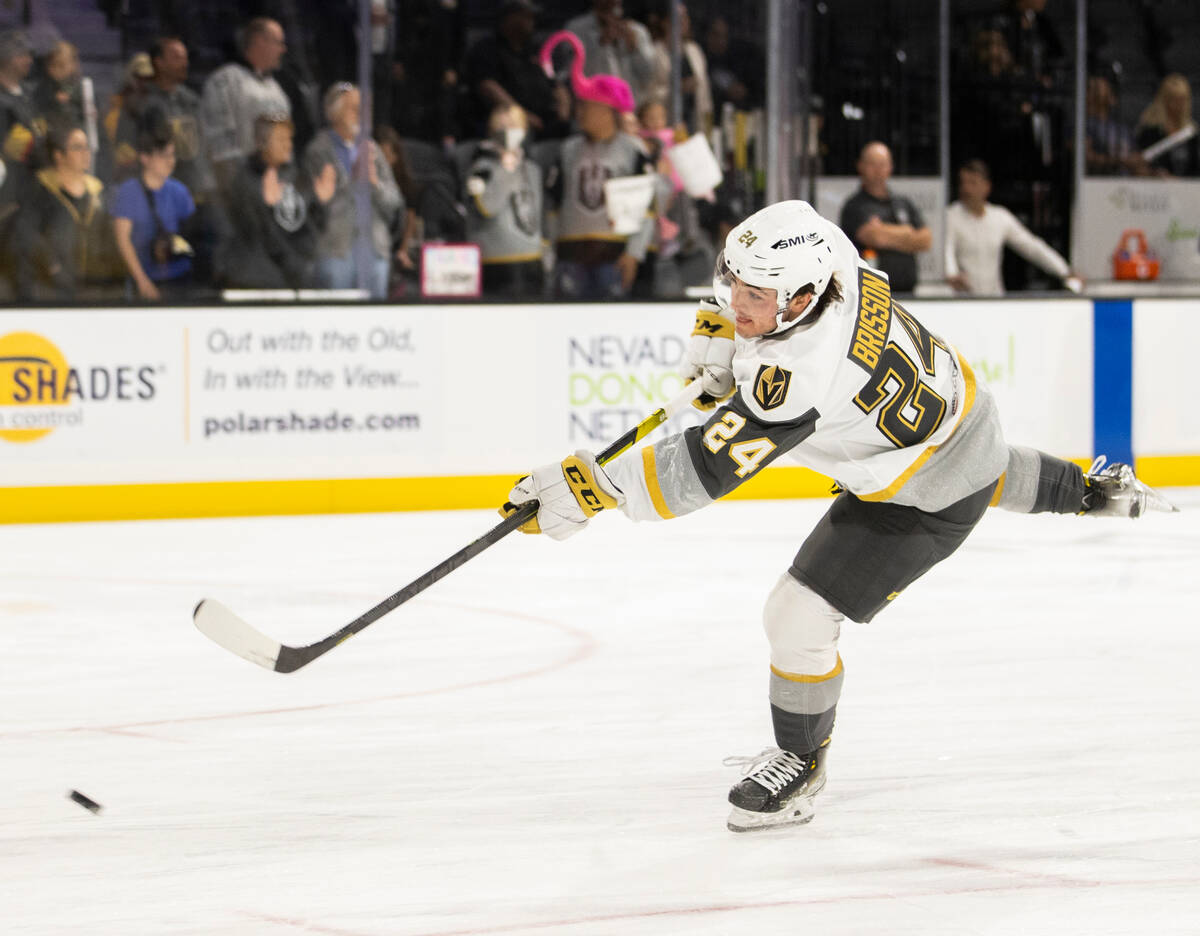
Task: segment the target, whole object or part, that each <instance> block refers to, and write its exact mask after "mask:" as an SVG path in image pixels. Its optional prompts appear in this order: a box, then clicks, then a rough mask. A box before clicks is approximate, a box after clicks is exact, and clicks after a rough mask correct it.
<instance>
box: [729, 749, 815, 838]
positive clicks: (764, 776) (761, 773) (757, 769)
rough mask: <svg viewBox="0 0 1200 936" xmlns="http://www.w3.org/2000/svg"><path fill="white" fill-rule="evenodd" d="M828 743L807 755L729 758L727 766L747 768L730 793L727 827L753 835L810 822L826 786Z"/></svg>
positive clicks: (777, 752)
mask: <svg viewBox="0 0 1200 936" xmlns="http://www.w3.org/2000/svg"><path fill="white" fill-rule="evenodd" d="M828 749H829V741H828V740H827V741H826V742H825V743H824V744H823V745H821V747H819V748H818V749H817V750H815V751H811V752H809V753H808V754H793V753H792V752H791V751H784V750H781V749H779V748H768V749H767V750H765V751H763V752H762V753H761V754H759V755H758V756H757V757H729V758H726V759H725V763H726V764H727V765H731V766H733V765H737V766H741V767H745V768H746V774H745V776H744V777H742V779H741V780H740V781H738V782H737V783H735V784H734V785H733V788H732V789H731V790H730V791H729V802H730V803H732V804H733V809H731V810H730V812H729V819H728V820H727V821H726V823H725V824H726V826H727V827H728V828H729V831H731V832H751V831H754V830H756V829H773V828H776V827H778V826H787V825H802V824H803V823H806V822H809V821H810V820H811V819H812V817H813V814H814V813H815V809H814V808H813V800H815V799H816V797H817V794H818V793H820V792H821V790H822V789H823V788H824V786H825V754H826V751H828Z"/></svg>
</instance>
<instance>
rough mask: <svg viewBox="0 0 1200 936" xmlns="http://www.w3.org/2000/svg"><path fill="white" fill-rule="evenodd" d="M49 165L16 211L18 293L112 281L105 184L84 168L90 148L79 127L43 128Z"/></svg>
mask: <svg viewBox="0 0 1200 936" xmlns="http://www.w3.org/2000/svg"><path fill="white" fill-rule="evenodd" d="M46 149H47V153H48V155H49V162H50V165H49V167H47V168H45V169H42V170H41V171H39V172H38V174H37V184H36V185H35V186H34V187H33V193H32V195H31V196H30V198H29V200H28V202H27V203H26V204H24V205H22V206H21V212H20V214H18V216H17V228H16V232H15V240H14V243H15V247H16V251H15V252H16V253H17V295H18V297H19V298H21V299H32V298H34V296H35V283H36V282H37V281H41V282H43V283H45V284H47V285H48V286H49V287H50V288H51V290H52V294H53V296H54V298H56V299H68V300H69V299H75V298H76V296H77V295H78V290H79V287H80V286H81V285H96V286H98V285H101V284H109V283H112V282H113V280H114V279H115V276H116V274H117V258H116V256H115V254H114V251H113V249H112V237H111V236H110V235H111V231H112V227H111V225H110V223H109V218H108V212H106V211H105V210H104V201H103V198H102V196H101V193H102V192H103V190H104V186H103V185H102V184H101V182H100V180H99V179H97V178H96V177H95V176H93V175H91V174H90V173H89V172H88V170H89V169H91V166H92V148H91V146H90V145H89V144H88V138H87V133H86V132H85V131H84V129H83V127H80V126H78V125H77V124H76V125H72V124H65V125H63V126H60V127H55V128H53V129H51V130H50V131H49V132H48V133H47V134H46Z"/></svg>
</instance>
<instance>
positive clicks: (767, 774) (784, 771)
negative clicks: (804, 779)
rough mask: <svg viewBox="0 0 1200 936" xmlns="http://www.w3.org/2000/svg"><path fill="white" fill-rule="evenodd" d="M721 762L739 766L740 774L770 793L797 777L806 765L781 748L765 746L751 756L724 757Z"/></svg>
mask: <svg viewBox="0 0 1200 936" xmlns="http://www.w3.org/2000/svg"><path fill="white" fill-rule="evenodd" d="M721 763H722V764H724V765H725V766H726V767H741V768H742V776H744V777H748V778H749V779H751V780H753V781H754V782H755V783H757V784H758V785H759V786H761V787H764V788H765V789H767V790H769V791H770V792H772V793H778V792H779V791H780V790H782V789H783V788H784V787H785V786H787V785H788V784H789V783H791V782H792V781H793V780H795V779H796V778H798V777H799V776H800V775H801V774H803V773H804V769H805V767H806V766H807V761H806V760H803V759H801V758H799V757H797V756H796V755H795V754H793V753H792V752H791V751H785V750H783V749H781V748H766V749H765V750H763V751H761V752H759V753H758V754H754V755H751V756H744V755H741V756H739V755H735V756H733V757H726V758H725V759H724V760H723V761H722V762H721Z"/></svg>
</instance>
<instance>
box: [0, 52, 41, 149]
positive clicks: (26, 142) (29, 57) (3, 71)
mask: <svg viewBox="0 0 1200 936" xmlns="http://www.w3.org/2000/svg"><path fill="white" fill-rule="evenodd" d="M32 68H33V54H32V52H31V51H30V49H29V43H28V42H27V41H26V39H25V34H24V33H21V32H6V33H3V34H2V35H0V152H2V153H3V156H4V162H5V164H6V165H7V166H9V167H10V168H11V167H12V166H14V165H18V166H26V167H28V166H30V165H31V163H32V162H34V161H35V160H36V146H37V144H38V142H39V141H40V139H41V136H42V134H41V133H39V132H38V127H39V124H38V122H37V110H36V107H35V105H34V101H33V93H32V89H31V88H30V87H29V85H28V84H26V79H27V78H28V77H29V71H30V69H32Z"/></svg>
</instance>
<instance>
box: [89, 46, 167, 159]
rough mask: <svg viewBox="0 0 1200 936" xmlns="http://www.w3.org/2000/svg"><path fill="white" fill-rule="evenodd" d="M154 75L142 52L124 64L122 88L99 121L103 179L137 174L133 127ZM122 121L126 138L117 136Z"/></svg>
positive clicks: (140, 112) (111, 100)
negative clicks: (127, 129) (127, 131)
mask: <svg viewBox="0 0 1200 936" xmlns="http://www.w3.org/2000/svg"><path fill="white" fill-rule="evenodd" d="M153 77H154V66H153V65H152V64H151V63H150V56H149V55H147V54H146V53H145V52H138V53H136V54H134V55H133V56H132V57H131V58H130V59H129V61H128V62H127V63H126V64H125V70H124V74H123V77H122V80H121V87H120V88H118V89H117V92H116V93H115V94H114V95H113V96H112V97H111V98H110V99H109V102H108V110H107V111H106V112H105V114H104V120H103V122H102V125H103V128H104V138H103V140H102V141H101V146H100V158H101V159H102V160H104V165H103V167H102V169H101V174H103V175H104V176H105V178H112V179H116V180H123V179H127V178H129V177H130V176H131V175H136V173H137V171H138V170H137V165H138V159H137V149H136V146H135V144H136V142H137V132H136V127H137V126H138V125H139V123H140V122H141V119H142V105H143V104H144V103H145V100H146V90H147V89H148V87H149V85H150V79H151V78H153ZM122 124H124V125H126V126H128V127H129V128H131V129H130V132H129V133H128V135H127V137H125V138H122V137H121V135H120V129H121V126H122ZM106 170H107V171H106Z"/></svg>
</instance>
